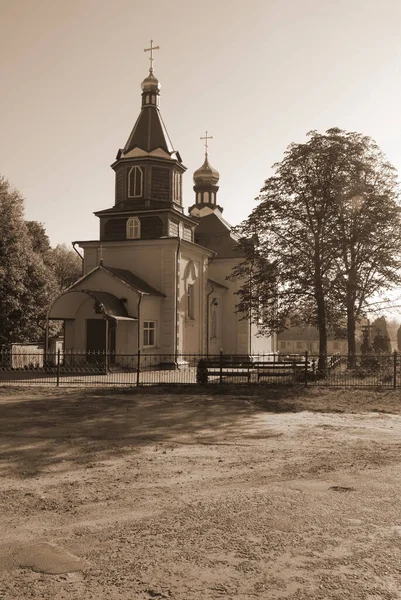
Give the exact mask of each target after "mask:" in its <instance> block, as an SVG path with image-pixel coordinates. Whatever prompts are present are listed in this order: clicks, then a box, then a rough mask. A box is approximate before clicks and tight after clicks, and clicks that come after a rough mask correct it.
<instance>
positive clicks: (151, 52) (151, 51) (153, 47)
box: [144, 40, 160, 73]
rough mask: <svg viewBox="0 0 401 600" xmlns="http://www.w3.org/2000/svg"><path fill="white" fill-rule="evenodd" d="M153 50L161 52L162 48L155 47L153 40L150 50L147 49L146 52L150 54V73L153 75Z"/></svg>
mask: <svg viewBox="0 0 401 600" xmlns="http://www.w3.org/2000/svg"><path fill="white" fill-rule="evenodd" d="M153 50H160V46H154V45H153V40H150V48H145V49H144V52H150V56H149V60H150V68H149V71H150V72H151V73H153V61H154V58H153Z"/></svg>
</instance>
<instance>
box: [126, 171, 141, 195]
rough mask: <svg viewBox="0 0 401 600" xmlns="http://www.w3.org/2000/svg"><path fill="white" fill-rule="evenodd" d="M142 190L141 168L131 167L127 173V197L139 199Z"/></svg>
mask: <svg viewBox="0 0 401 600" xmlns="http://www.w3.org/2000/svg"><path fill="white" fill-rule="evenodd" d="M142 188H143V171H142V169H141V167H131V169H130V170H129V172H128V197H129V198H140V197H141V196H142Z"/></svg>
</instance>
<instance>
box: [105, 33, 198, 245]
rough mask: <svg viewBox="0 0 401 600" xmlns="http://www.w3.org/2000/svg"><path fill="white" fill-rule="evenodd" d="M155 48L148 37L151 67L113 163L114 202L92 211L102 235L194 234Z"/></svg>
mask: <svg viewBox="0 0 401 600" xmlns="http://www.w3.org/2000/svg"><path fill="white" fill-rule="evenodd" d="M158 49H159V46H154V45H153V40H151V42H150V47H149V48H145V50H144V51H145V52H149V60H150V67H149V74H148V75H147V76H146V77H145V79H144V80H143V81H142V84H141V88H142V106H141V111H140V113H139V116H138V118H137V120H136V123H135V125H134V127H133V129H132V131H131V133H130V135H129V137H128V140H127V142H126V144H125V146H124V148H122V149H120V150H119V151H118V153H117V157H116V160H115V162H114V163H113V164H112V165H111V166H112V169H114V171H115V174H116V175H115V177H116V179H115V201H114V206H113V207H112V208H109V209H106V210H102V211H99V212H96V213H95V214H96V215H97V216H98V217H99V218H100V239H101V240H110V241H111V240H115V241H116V240H118V239H123V238H124V237H126V238H127V239H136V238H138V237H147V238H149V239H150V238H160V237H175V236H176V235H177V236H178V235H179V232H180V231H186V232H187V233H186V237H187V238H188V239H190V240H191V241H192V239H193V229H194V226H195V222H194V221H193V220H192V219H191V218H190V217H188V216H186V215H184V209H183V202H182V175H183V173H184V172H185V171H186V167H185V166H184V164H183V163H182V159H181V156H180V154H179V152H178V151H177V150H175V149H174V146H173V144H172V142H171V139H170V136H169V134H168V133H167V129H166V126H165V124H164V122H163V119H162V116H161V113H160V90H161V85H160V82H159V80H158V79H157V78H156V76H155V74H154V69H153V63H154V58H153V53H154V51H155V50H158ZM128 221H129V222H128Z"/></svg>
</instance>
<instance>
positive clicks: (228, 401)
mask: <svg viewBox="0 0 401 600" xmlns="http://www.w3.org/2000/svg"><path fill="white" fill-rule="evenodd" d="M225 392H226V393H224V394H221V391H220V393H217V390H213V389H210V388H208V389H207V390H203V389H200V390H197V391H196V392H195V393H194V390H193V389H192V390H191V394H189V393H188V391H187V392H186V391H185V389H181V390H180V391H178V390H174V392H172V390H171V389H169V390H163V389H161V388H158V389H154V388H150V389H144V390H140V391H137V390H135V391H133V390H82V389H79V390H49V389H44V390H39V389H34V390H33V389H32V390H31V389H28V390H27V389H25V390H23V391H22V390H21V389H20V390H16V389H13V390H11V389H8V390H7V389H2V390H1V391H0V406H1V409H0V410H1V419H0V440H1V442H0V473H3V474H5V473H8V474H11V475H13V476H17V477H22V478H29V477H34V476H36V475H38V473H40V472H45V471H49V472H51V471H52V470H53V471H54V470H60V469H61V470H69V469H73V468H76V467H77V465H82V466H83V467H84V466H85V465H88V464H90V463H92V462H93V461H96V460H107V459H110V458H112V457H113V456H116V455H117V454H118V455H121V454H124V453H125V452H128V451H129V452H132V450H133V447H134V448H135V447H138V448H139V447H142V446H144V445H147V444H155V443H156V444H160V443H166V442H171V443H180V440H181V443H199V442H200V440H202V443H212V444H213V443H219V442H221V439H220V438H219V437H218V436H217V431H218V430H219V431H220V432H221V430H222V428H223V430H224V439H229V438H230V437H236V438H238V437H239V436H241V435H242V434H243V433H244V431H245V429H246V425H247V423H248V424H249V419H251V418H252V415H254V414H255V412H256V411H259V410H260V409H261V407H259V406H258V405H257V402H255V400H256V396H255V394H254V393H253V394H252V393H251V392H249V394H247V393H246V390H241V392H242V393H241V394H238V395H233V392H232V391H231V392H230V390H225ZM237 392H238V390H237ZM244 392H245V393H244ZM298 393H299V392H298V391H297V390H296V389H293V390H277V391H271V399H270V400H269V399H267V398H266V397H264V401H263V410H270V411H273V412H283V411H292V410H294V406H293V404H291V402H290V401H289V400H290V398H291V397H294V398H295V397H296V396H297V395H298ZM265 396H266V394H265ZM284 398H285V399H284Z"/></svg>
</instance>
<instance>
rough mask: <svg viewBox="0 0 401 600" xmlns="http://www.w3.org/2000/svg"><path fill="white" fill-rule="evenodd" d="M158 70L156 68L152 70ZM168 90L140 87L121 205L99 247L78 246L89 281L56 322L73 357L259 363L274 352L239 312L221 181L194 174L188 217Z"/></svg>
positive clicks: (118, 170)
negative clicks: (164, 109)
mask: <svg viewBox="0 0 401 600" xmlns="http://www.w3.org/2000/svg"><path fill="white" fill-rule="evenodd" d="M151 65H152V61H151ZM159 102H160V83H159V81H158V80H157V79H156V77H155V76H154V74H153V68H152V66H151V68H150V72H149V75H148V76H147V77H146V78H145V79H144V81H143V82H142V107H141V111H140V114H139V116H138V119H137V121H136V123H135V125H134V128H133V130H132V132H131V134H130V136H129V138H128V140H127V143H126V144H125V146H124V148H123V149H121V150H119V151H118V154H117V157H116V160H115V162H114V163H113V164H112V168H113V169H114V171H115V199H114V204H113V206H112V207H111V208H107V209H105V210H100V211H98V212H96V213H95V214H96V216H97V217H98V218H99V226H100V235H99V240H89V241H77V242H74V247H76V246H78V247H79V248H81V251H82V255H83V276H82V277H81V278H80V279H79V280H78V281H77V282H75V283H74V284H73V285H72V286H71V287H70V288H69V289H68V290H66V291H65V292H64V293H63V294H62V295H61V296H60V297H59V298H57V299H56V301H55V302H54V304H53V306H52V307H51V309H50V311H49V319H60V320H63V321H64V346H65V351H67V352H68V351H71V352H74V351H75V352H78V351H79V352H82V351H86V352H91V351H104V352H108V353H113V354H114V355H115V356H117V357H118V356H120V355H132V354H136V353H137V351H138V349H139V350H141V352H143V353H149V354H160V355H169V356H175V357H178V356H181V355H186V354H218V353H219V352H220V350H223V352H224V353H227V354H240V355H252V354H256V353H258V352H274V351H275V350H276V348H275V340H274V339H273V338H267V337H259V336H258V335H257V331H256V328H255V326H254V325H252V324H251V323H250V322H249V319H248V318H244V315H241V314H238V313H237V312H236V309H235V306H236V303H237V296H236V294H235V292H236V291H237V289H238V288H239V285H240V284H239V283H238V282H232V281H230V280H229V279H227V277H228V276H229V275H230V273H231V270H232V268H233V266H234V265H235V264H237V263H238V261H240V260H241V256H240V255H239V253H238V249H237V240H236V237H235V235H234V234H233V232H232V228H231V226H230V225H229V224H228V223H227V222H226V221H225V220H224V218H223V216H222V212H223V209H222V207H221V205H220V204H219V198H218V190H219V187H218V181H219V174H218V172H217V171H216V170H215V169H213V168H212V167H211V165H210V163H209V159H208V153H207V139H208V138H207V135H206V153H205V160H204V163H203V165H202V166H201V167H200V168H199V169H198V170H197V171H195V173H194V188H193V189H194V194H195V198H194V203H193V205H192V206H191V208H190V209H189V214H185V213H184V207H183V198H182V177H183V175H184V172H185V170H186V167H185V166H184V164H183V162H182V159H181V156H180V154H179V152H178V151H176V150H175V149H174V147H173V145H172V143H171V141H170V138H169V135H168V133H167V130H166V127H165V125H164V122H163V120H162V117H161V113H160V108H159Z"/></svg>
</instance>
